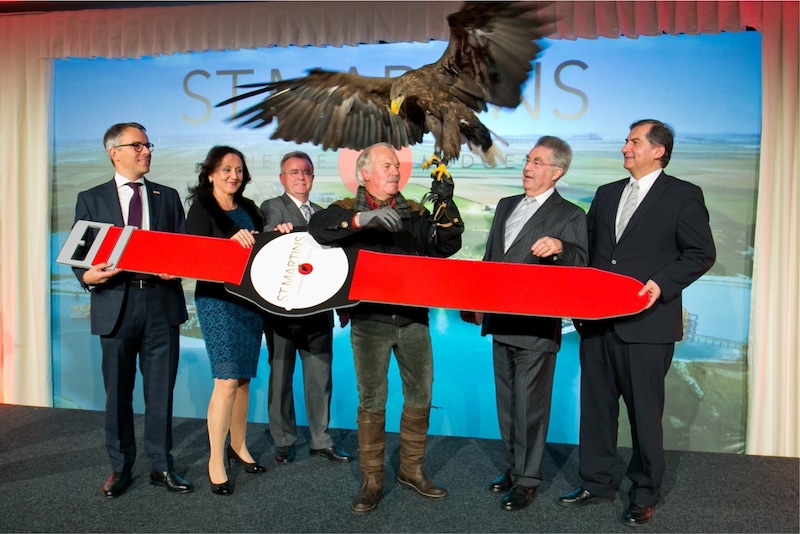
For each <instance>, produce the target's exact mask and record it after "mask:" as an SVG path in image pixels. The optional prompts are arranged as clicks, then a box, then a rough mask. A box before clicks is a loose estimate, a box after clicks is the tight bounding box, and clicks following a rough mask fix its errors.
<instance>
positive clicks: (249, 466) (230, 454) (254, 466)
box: [225, 444, 266, 474]
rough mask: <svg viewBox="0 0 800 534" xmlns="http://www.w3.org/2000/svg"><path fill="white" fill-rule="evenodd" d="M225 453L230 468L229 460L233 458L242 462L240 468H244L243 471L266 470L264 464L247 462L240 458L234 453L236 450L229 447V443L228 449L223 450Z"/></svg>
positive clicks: (255, 471)
mask: <svg viewBox="0 0 800 534" xmlns="http://www.w3.org/2000/svg"><path fill="white" fill-rule="evenodd" d="M225 455H226V457H227V458H228V469H230V468H231V460H232V459H233V460H236V461H237V462H239V463H240V464H242V469H244V472H245V473H250V474H254V473H255V474H260V473H263V472H264V471H266V469H265V468H264V466H263V465H260V464H259V463H258V462H253V463H249V462H245V461H244V460H242V458H241V457H240V456H239V455H238V454H236V451H235V450H233V447H231V446H230V444H228V449H227V450H226V451H225Z"/></svg>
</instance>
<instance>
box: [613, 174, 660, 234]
mask: <svg viewBox="0 0 800 534" xmlns="http://www.w3.org/2000/svg"><path fill="white" fill-rule="evenodd" d="M668 182H669V176H667V175H666V174H664V171H661V174H659V175H658V178H656V181H655V182H653V187H651V188H650V191H648V192H647V195H646V196H645V197H644V199H642V202H641V203H640V204H639V207H638V208H636V211H634V212H633V215H632V216H631V220H630V221H628V225H627V226H626V227H625V230H624V231H623V232H622V235H621V236H619V240H620V241H622V240H623V239H624V238H625V236H626V235H628V232H630V230H631V228H634V227H636V225H637V224H639V222H640V221H642V220H644V219H645V218H646V215H647V212H648V211H650V210H651V209H652V208H653V207H654V206H655V205H656V204H658V199H659V198H660V197H661V195H663V194H664V192H665V191H666V188H667V183H668ZM621 195H622V193H620V196H621ZM617 205H619V203H618V204H617ZM615 215H616V212H615Z"/></svg>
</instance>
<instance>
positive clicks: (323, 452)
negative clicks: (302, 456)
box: [309, 446, 353, 463]
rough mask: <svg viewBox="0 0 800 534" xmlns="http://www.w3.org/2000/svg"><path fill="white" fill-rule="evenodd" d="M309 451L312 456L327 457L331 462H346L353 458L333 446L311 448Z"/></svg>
mask: <svg viewBox="0 0 800 534" xmlns="http://www.w3.org/2000/svg"><path fill="white" fill-rule="evenodd" d="M309 452H310V453H311V454H313V455H314V456H322V457H324V458H327V459H328V460H330V461H331V462H339V463H347V462H349V461H352V459H353V457H352V456H350V454H348V453H346V452H345V451H343V450H342V449H337V448H336V447H333V446H331V447H328V448H326V449H311V450H310V451H309Z"/></svg>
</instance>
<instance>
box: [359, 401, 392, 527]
mask: <svg viewBox="0 0 800 534" xmlns="http://www.w3.org/2000/svg"><path fill="white" fill-rule="evenodd" d="M357 421H358V460H359V464H360V467H361V476H362V477H363V482H362V483H361V489H360V490H358V493H356V496H355V497H353V502H352V503H351V504H350V508H352V509H353V511H354V512H369V511H371V510H374V509H375V508H376V507H377V506H378V501H379V500H380V498H381V497H382V496H383V451H384V449H385V448H386V411H385V410H381V411H379V412H368V411H366V410H363V409H362V408H360V407H359V408H358V420H357Z"/></svg>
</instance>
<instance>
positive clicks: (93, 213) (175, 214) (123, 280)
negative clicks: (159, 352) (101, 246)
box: [72, 179, 188, 336]
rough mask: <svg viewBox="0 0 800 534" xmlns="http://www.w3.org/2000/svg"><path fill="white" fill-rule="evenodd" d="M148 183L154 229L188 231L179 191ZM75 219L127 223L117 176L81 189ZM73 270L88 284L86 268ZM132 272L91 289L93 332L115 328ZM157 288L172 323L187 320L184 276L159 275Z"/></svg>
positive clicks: (104, 333) (177, 231)
mask: <svg viewBox="0 0 800 534" xmlns="http://www.w3.org/2000/svg"><path fill="white" fill-rule="evenodd" d="M145 187H146V190H147V202H148V205H149V213H150V229H151V230H157V231H160V232H175V233H180V234H182V233H185V230H186V224H185V219H184V212H183V205H182V204H181V199H180V196H179V195H178V192H177V191H176V190H174V189H172V188H171V187H166V186H163V185H160V184H157V183H154V182H151V181H149V180H145ZM75 220H76V221H79V220H85V221H93V222H100V223H111V224H113V225H114V226H125V222H124V221H123V219H122V208H120V205H119V196H118V194H117V185H116V183H115V182H114V180H113V179H112V180H111V181H108V182H106V183H103V184H100V185H98V186H96V187H93V188H91V189H89V190H87V191H83V192H81V193H78V200H77V203H76V206H75ZM89 244H90V242H89ZM72 270H73V272H74V273H75V276H76V277H78V281H79V282H80V283H81V285H82V286H83V287H84V288H88V286H87V285H86V284H85V283H84V282H83V274H84V273H85V272H86V269H80V268H77V267H76V268H73V269H72ZM132 276H133V274H132V273H130V272H122V273H119V274H118V275H116V276H114V277H112V278H111V279H110V280H109V281H108V283H106V284H103V285H101V286H97V287H96V288H94V289H93V291H92V293H91V330H92V334H96V335H101V336H102V335H107V334H110V333H111V332H112V330H114V327H115V326H116V324H117V321H118V320H119V318H120V313H121V311H122V305H123V303H124V301H125V295H126V294H127V291H128V286H129V284H128V281H129V280H130V279H131V277H132ZM153 291H157V292H158V296H159V299H160V300H161V305H162V307H163V309H164V313H165V315H166V317H167V321H169V325H170V326H177V325H179V324H181V323H183V322H184V321H186V319H187V318H188V316H187V314H186V302H185V300H184V297H183V288H182V286H181V282H180V280H160V279H159V280H158V281H157V282H156V287H155V288H154V289H153Z"/></svg>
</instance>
